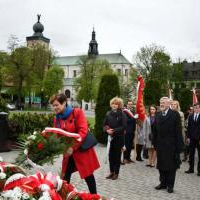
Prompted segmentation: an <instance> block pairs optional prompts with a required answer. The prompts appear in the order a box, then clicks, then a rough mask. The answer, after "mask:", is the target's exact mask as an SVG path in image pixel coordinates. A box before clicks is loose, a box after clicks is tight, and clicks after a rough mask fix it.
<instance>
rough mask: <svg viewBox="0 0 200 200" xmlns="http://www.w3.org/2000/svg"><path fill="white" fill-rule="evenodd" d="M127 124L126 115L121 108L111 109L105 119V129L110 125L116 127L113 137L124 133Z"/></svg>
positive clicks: (112, 127)
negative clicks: (115, 110)
mask: <svg viewBox="0 0 200 200" xmlns="http://www.w3.org/2000/svg"><path fill="white" fill-rule="evenodd" d="M126 126H127V120H126V115H125V114H124V112H122V111H121V110H117V112H114V111H112V110H111V111H109V112H108V113H107V114H106V116H105V119H104V122H103V128H104V131H106V129H107V128H108V127H109V128H111V129H114V134H113V137H115V136H117V135H124V133H125V132H124V131H125V129H126Z"/></svg>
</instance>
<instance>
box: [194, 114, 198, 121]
mask: <svg viewBox="0 0 200 200" xmlns="http://www.w3.org/2000/svg"><path fill="white" fill-rule="evenodd" d="M197 119H198V114H196V117H195V122H196V121H197Z"/></svg>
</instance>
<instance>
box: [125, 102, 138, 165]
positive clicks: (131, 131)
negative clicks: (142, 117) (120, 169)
mask: <svg viewBox="0 0 200 200" xmlns="http://www.w3.org/2000/svg"><path fill="white" fill-rule="evenodd" d="M124 113H125V114H126V117H127V127H126V134H125V146H126V150H125V152H124V163H133V162H134V161H133V160H131V150H132V146H133V142H134V137H135V128H136V119H135V118H134V111H133V102H132V101H131V100H128V102H127V109H125V110H124Z"/></svg>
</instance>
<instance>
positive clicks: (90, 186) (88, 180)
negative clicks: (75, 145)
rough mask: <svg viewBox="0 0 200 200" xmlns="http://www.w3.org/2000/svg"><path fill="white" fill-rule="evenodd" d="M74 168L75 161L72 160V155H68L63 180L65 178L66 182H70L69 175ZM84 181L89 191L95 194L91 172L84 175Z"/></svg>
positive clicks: (94, 183) (94, 182)
mask: <svg viewBox="0 0 200 200" xmlns="http://www.w3.org/2000/svg"><path fill="white" fill-rule="evenodd" d="M74 168H75V162H74V159H73V157H72V156H70V157H69V160H68V165H67V169H66V172H65V176H64V180H66V181H67V183H70V179H71V175H72V173H73V172H74ZM85 182H86V183H87V186H88V189H89V191H90V193H91V194H97V189H96V181H95V178H94V175H93V174H91V175H90V176H88V177H86V178H85Z"/></svg>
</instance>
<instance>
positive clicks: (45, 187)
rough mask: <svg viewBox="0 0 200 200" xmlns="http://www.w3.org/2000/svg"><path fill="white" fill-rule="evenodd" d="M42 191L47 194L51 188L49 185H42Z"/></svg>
mask: <svg viewBox="0 0 200 200" xmlns="http://www.w3.org/2000/svg"><path fill="white" fill-rule="evenodd" d="M40 190H41V191H42V192H45V191H47V190H50V187H49V186H48V185H46V184H41V185H40Z"/></svg>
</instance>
